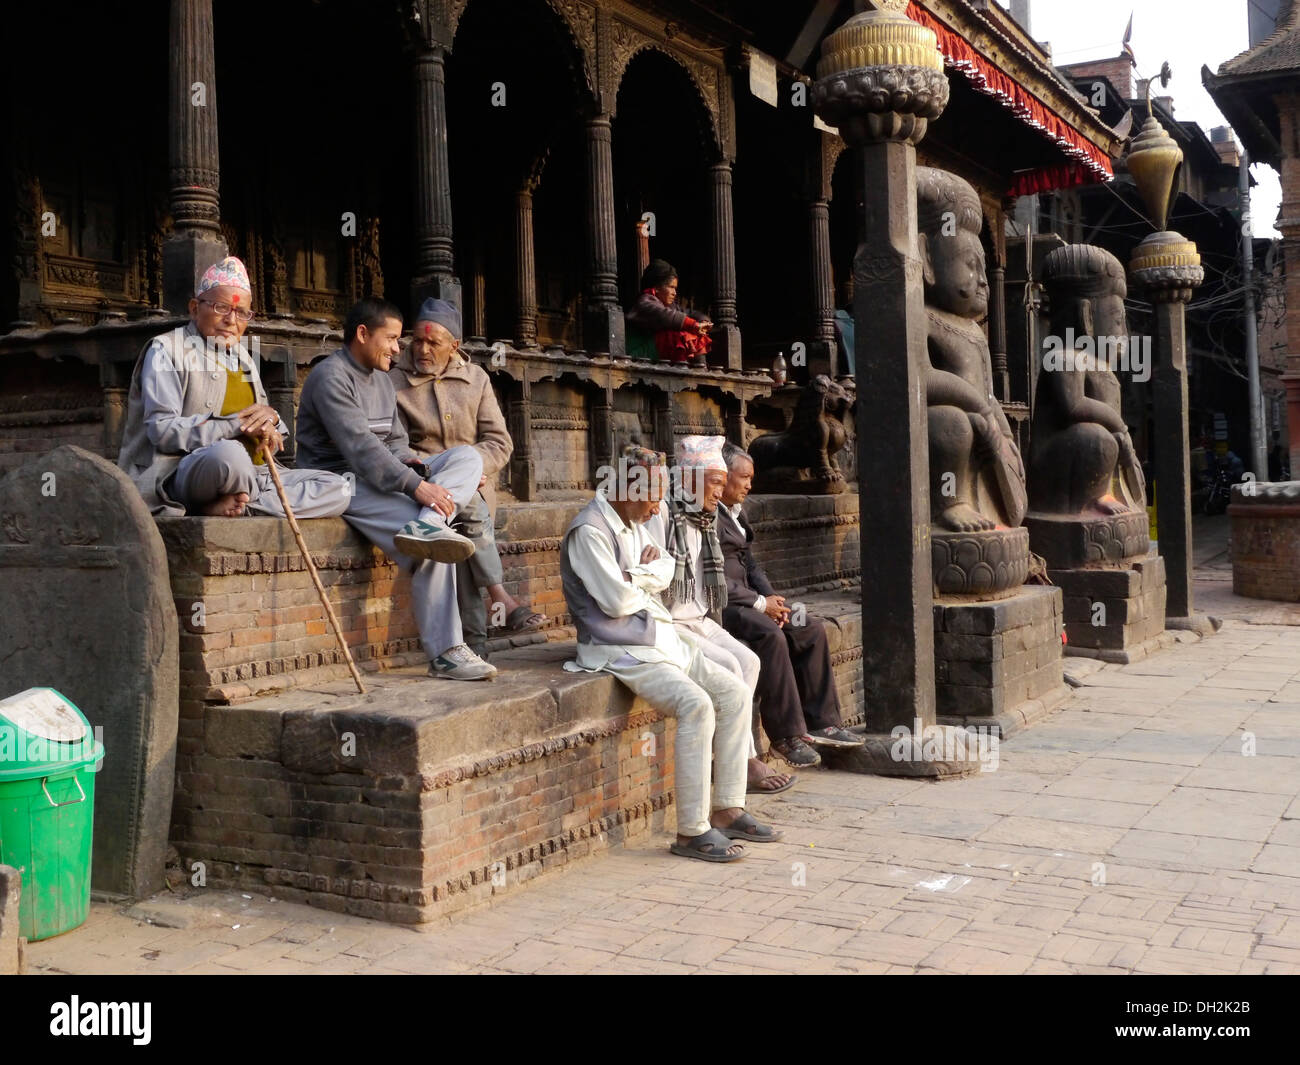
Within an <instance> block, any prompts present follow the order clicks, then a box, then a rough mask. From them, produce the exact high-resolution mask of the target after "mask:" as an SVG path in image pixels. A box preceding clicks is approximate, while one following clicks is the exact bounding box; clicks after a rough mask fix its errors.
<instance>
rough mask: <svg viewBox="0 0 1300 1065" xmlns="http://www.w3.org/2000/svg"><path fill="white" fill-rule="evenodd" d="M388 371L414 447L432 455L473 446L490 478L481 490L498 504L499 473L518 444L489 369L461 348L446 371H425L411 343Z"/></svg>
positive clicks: (426, 454) (401, 414) (399, 410)
mask: <svg viewBox="0 0 1300 1065" xmlns="http://www.w3.org/2000/svg"><path fill="white" fill-rule="evenodd" d="M388 376H389V378H390V379H391V380H392V382H393V388H394V389H395V390H396V392H397V412H398V415H399V416H400V417H401V419H402V424H403V425H405V426H406V432H407V435H408V436H409V437H410V440H411V450H412V451H414V452H415V453H416V454H417V455H420V456H422V457H425V458H427V457H428V456H430V455H439V454H441V453H442V452H444V451H446V450H448V449H449V448H453V447H456V446H458V445H461V444H466V445H468V446H470V447H472V448H473V449H474V450H475V451H477V452H478V453H479V455H480V457H481V458H482V459H483V475H484V476H485V477H486V478H487V482H486V483H485V484H484V485H483V487H482V489H481V490H480V491H481V492H482V493H483V498H484V499H485V500H487V504H488V506H489V507H490V508H491V509H493V510H495V509H496V493H495V491H494V490H493V486H494V483H495V481H496V475H497V473H498V472H499V471H500V470H501V468H502V467H503V466H505V464H506V463H507V462H509V461H510V454H511V452H513V451H514V449H515V445H514V443H513V441H511V439H510V434H509V433H508V432H507V431H506V422H505V419H504V418H503V417H502V416H501V407H500V406H499V405H498V404H497V397H496V393H495V392H493V391H492V382H491V380H490V379H489V378H488V375H487V373H486V371H484V370H483V368H482V367H480V366H475V365H474V363H472V362H470V360H469V359H468V358H467V357H466V356H465V355H462V354H461V353H460V352H459V351H457V352H456V353H455V354H454V355H452V357H451V362H450V363H449V365H448V366H447V369H446V370H444V371H443V373H442V374H441V375H437V376H435V375H434V374H422V373H420V372H419V370H417V369H416V367H415V362H414V360H413V359H412V357H411V349H410V347H409V346H408V347H406V348H403V350H402V354H401V355H400V356H399V357H398V360H397V365H395V366H394V367H393V368H392V369H391V370H389V371H388Z"/></svg>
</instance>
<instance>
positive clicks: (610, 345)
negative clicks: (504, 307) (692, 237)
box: [582, 114, 627, 356]
mask: <svg viewBox="0 0 1300 1065" xmlns="http://www.w3.org/2000/svg"><path fill="white" fill-rule="evenodd" d="M617 238H618V234H617V231H616V229H615V226H614V156H613V148H612V139H611V134H610V116H609V115H608V114H599V115H595V116H593V117H591V118H589V119H587V294H586V309H585V311H584V316H583V329H582V343H583V346H584V347H585V348H586V349H587V350H588V351H591V352H608V353H609V354H610V355H612V356H621V355H624V354H626V352H627V342H626V339H625V335H624V326H623V308H622V307H620V306H619V305H618V239H617Z"/></svg>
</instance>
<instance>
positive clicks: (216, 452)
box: [168, 440, 351, 518]
mask: <svg viewBox="0 0 1300 1065" xmlns="http://www.w3.org/2000/svg"><path fill="white" fill-rule="evenodd" d="M278 469H279V471H280V482H281V483H282V484H283V485H284V494H285V495H286V496H287V497H288V499H289V506H291V507H292V508H293V513H294V516H295V517H298V518H333V517H337V516H338V515H340V514H342V513H343V512H344V511H345V510H347V506H348V502H349V500H350V499H351V495H350V492H349V488H350V486H349V484H348V482H347V479H346V478H344V477H341V476H340V475H339V474H337V473H328V472H326V471H325V470H289V469H285V468H284V467H282V466H281V467H278ZM239 492H246V493H248V505H247V509H248V512H249V513H250V514H266V515H270V516H271V517H275V518H283V517H284V507H283V506H281V505H280V497H279V495H278V494H277V493H276V491H275V484H274V483H273V482H272V480H271V472H270V470H268V469H267V468H266V467H265V466H258V465H255V464H254V463H253V460H252V459H251V458H250V457H249V454H248V449H247V448H245V447H244V445H243V444H242V443H240V442H239V441H238V440H218V441H217V442H216V443H215V444H209V445H207V447H201V448H199V449H198V450H197V451H191V452H190V453H189V454H188V455H186V456H185V457H184V458H183V459H181V461H180V463H179V465H177V467H176V472H175V473H174V474H172V477H171V484H170V486H169V488H168V493H169V494H170V495H171V497H172V498H173V499H175V500H176V502H178V503H183V504H184V505H185V506H186V507H187V508H188V509H191V510H197V509H199V508H200V507H204V506H207V504H209V503H211V502H212V501H213V500H215V499H219V498H220V497H221V496H225V495H235V494H236V493H239Z"/></svg>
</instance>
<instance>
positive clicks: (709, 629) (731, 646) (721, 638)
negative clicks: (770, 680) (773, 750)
mask: <svg viewBox="0 0 1300 1065" xmlns="http://www.w3.org/2000/svg"><path fill="white" fill-rule="evenodd" d="M673 628H675V629H676V630H677V631H678V633H682V632H689V633H691V634H692V635H694V636H697V637H699V640H698V642H699V645H700V650H701V651H702V652H703V653H704V656H705V657H706V658H708V659H709V660H710V661H712V662H715V663H717V664H718V665H720V666H721V667H722V668H723V669H725V670H726V671H727V672H728V673H730V674H731V675H732V676H733V677H736V678H738V679H739V680H740V681H741V682H742V683H744V685H745V687H746V688H748V689H749V701H750V712H751V714H752V712H753V702H754V691H755V689H756V688H757V687H758V672H759V670H760V669H761V668H762V666H763V662H762V660H761V659H760V658H759V657H758V655H756V654H755V653H754V652H753V651H752V650H751V649H750V648H749V646H748V645H747V644H743V643H741V642H740V641H739V640H738V639H736V638H735V637H734V636H732V635H731V633H729V632H728V631H727V630H726V629H724V628H723V627H722V626H721V625H719V624H718V623H717V622H716V621H714V620H713V619H712V618H710V617H707V616H705V617H701V618H692V619H691V620H689V621H683V620H682V619H681V618H674V619H673ZM749 757H750V758H757V757H758V747H757V746H755V744H754V732H753V729H750V732H749Z"/></svg>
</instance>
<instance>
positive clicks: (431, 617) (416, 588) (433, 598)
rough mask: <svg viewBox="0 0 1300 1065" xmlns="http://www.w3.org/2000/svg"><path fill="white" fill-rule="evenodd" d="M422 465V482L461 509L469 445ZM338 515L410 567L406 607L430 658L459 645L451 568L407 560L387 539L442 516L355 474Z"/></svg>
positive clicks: (479, 462) (479, 465)
mask: <svg viewBox="0 0 1300 1065" xmlns="http://www.w3.org/2000/svg"><path fill="white" fill-rule="evenodd" d="M424 468H425V470H426V471H427V476H426V477H425V480H428V481H432V482H433V483H434V484H437V485H441V486H442V487H443V488H445V489H446V490H447V491H448V492H449V493H450V494H451V498H452V500H453V501H454V502H455V503H456V506H457V507H464V506H466V505H467V504H468V503H469V501H470V500H471V499H472V498H473V497H474V495H475V494H476V493H477V491H478V482H479V478H480V477H482V475H483V459H482V458H481V457H480V456H479V453H478V452H477V451H475V450H474V449H473V448H472V447H453V448H451V449H450V450H449V451H444V452H443V453H442V454H441V455H435V456H434V457H433V458H431V459H426V460H425V463H424ZM343 518H344V520H345V521H347V522H348V524H349V525H351V526H353V527H354V528H355V529H356V530H357V531H358V532H360V533H361V535H362V536H364V537H365V538H366V539H367V540H369V541H370V542H371V543H372V544H374V545H375V546H376V547H378V548H379V549H380V550H381V551H383V552H384V554H386V555H387V556H388V557H389V558H391V559H392V560H393V561H394V562H396V563H397V564H398V565H399V566H401V567H402V568H403V569H405V570H408V571H410V573H411V609H412V611H413V612H414V614H415V624H416V626H417V627H418V628H419V630H420V642H421V643H423V644H424V651H425V654H427V655H428V656H429V659H430V661H432V660H433V659H435V658H437V657H438V655H440V654H442V652H443V651H445V650H447V649H448V648H449V647H455V646H456V645H457V644H459V643H463V642H464V638H463V636H462V635H461V627H460V615H459V612H458V610H457V607H456V603H457V598H456V568H455V567H454V566H451V565H448V564H447V563H445V562H431V561H429V560H428V559H413V558H408V557H407V556H406V555H403V554H401V553H400V552H399V551H398V550H397V548H396V547H395V546H394V544H393V537H394V536H395V535H396V534H397V531H398V530H399V529H400V528H401V527H402V526H403V525H405V524H406V523H407V522H408V521H414V520H415V519H416V518H419V519H420V520H421V521H428V522H432V523H433V524H435V525H446V524H447V519H446V518H444V517H443V516H442V515H441V514H440V513H439V512H438V511H436V510H434V509H433V508H432V507H422V506H420V504H419V503H417V502H416V501H415V500H414V499H412V498H411V497H410V496H408V495H405V494H404V493H402V492H379V491H376V490H375V489H374V488H372V487H371V486H370V485H369V484H368V483H367V482H366V481H364V480H362V479H361V478H360V477H358V478H357V484H356V488H355V490H354V492H353V495H352V499H351V501H350V502H349V504H348V509H347V512H346V513H345V514H344V515H343Z"/></svg>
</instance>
